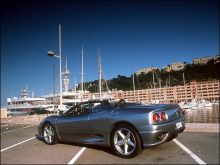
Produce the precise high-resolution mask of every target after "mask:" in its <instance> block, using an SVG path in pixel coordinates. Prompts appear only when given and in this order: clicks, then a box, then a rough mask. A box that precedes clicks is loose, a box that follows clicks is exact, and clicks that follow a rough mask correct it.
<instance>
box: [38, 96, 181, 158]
mask: <svg viewBox="0 0 220 165" xmlns="http://www.w3.org/2000/svg"><path fill="white" fill-rule="evenodd" d="M184 121H185V119H184V115H183V113H182V110H181V109H180V107H179V106H178V105H175V104H158V105H143V104H137V103H127V102H125V101H124V100H123V99H122V100H119V101H118V102H111V103H110V102H109V101H107V100H103V101H89V102H82V103H80V104H78V105H76V106H75V107H73V108H71V109H70V110H68V111H66V112H65V113H63V114H59V115H54V116H48V117H47V118H45V119H44V120H43V121H42V122H41V123H40V125H39V126H38V131H39V135H40V136H41V137H42V139H43V141H44V142H45V143H46V144H55V143H56V142H58V141H60V142H73V143H83V144H94V145H102V146H109V147H111V148H112V149H113V151H114V153H115V154H116V155H118V156H120V157H122V158H131V157H134V156H136V155H137V154H138V153H140V152H141V151H142V149H143V148H146V147H149V146H155V145H159V144H162V143H164V142H167V141H170V140H172V139H174V138H175V137H177V136H178V134H179V133H181V132H183V130H184V129H185V122H184Z"/></svg>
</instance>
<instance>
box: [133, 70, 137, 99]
mask: <svg viewBox="0 0 220 165" xmlns="http://www.w3.org/2000/svg"><path fill="white" fill-rule="evenodd" d="M133 90H134V101H136V97H135V82H134V73H133Z"/></svg>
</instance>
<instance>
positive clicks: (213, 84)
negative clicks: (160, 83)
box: [84, 80, 220, 103]
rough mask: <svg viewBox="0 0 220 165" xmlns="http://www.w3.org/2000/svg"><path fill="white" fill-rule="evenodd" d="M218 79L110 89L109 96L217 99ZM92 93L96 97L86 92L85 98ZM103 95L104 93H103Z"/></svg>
mask: <svg viewBox="0 0 220 165" xmlns="http://www.w3.org/2000/svg"><path fill="white" fill-rule="evenodd" d="M219 93H220V81H219V80H213V81H205V82H191V83H189V84H186V85H185V86H173V87H163V88H155V89H143V90H135V92H134V91H122V90H120V91H112V93H111V96H112V97H114V98H117V99H125V100H126V101H131V102H136V101H140V102H146V103H152V102H154V101H155V100H158V101H159V102H160V103H178V102H181V101H190V100H192V99H205V100H210V101H211V100H219ZM92 95H93V96H96V97H98V95H99V94H98V93H93V94H92V93H87V94H85V95H84V97H85V98H86V99H92ZM103 95H104V94H103Z"/></svg>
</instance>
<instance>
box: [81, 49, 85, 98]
mask: <svg viewBox="0 0 220 165" xmlns="http://www.w3.org/2000/svg"><path fill="white" fill-rule="evenodd" d="M83 53H84V52H83V45H82V52H81V55H82V64H81V67H82V68H81V71H82V73H81V101H83V74H84V73H83Z"/></svg>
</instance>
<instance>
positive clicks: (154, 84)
mask: <svg viewBox="0 0 220 165" xmlns="http://www.w3.org/2000/svg"><path fill="white" fill-rule="evenodd" d="M153 85H154V99H155V103H156V91H155V80H154V70H153Z"/></svg>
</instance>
